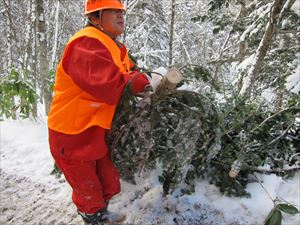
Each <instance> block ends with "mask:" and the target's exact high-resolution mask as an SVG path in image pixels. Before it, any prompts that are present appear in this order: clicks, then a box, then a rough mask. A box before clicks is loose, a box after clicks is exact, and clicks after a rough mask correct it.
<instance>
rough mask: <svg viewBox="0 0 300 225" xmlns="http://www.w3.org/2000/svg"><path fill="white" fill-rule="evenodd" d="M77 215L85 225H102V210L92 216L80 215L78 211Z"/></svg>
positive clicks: (87, 214)
mask: <svg viewBox="0 0 300 225" xmlns="http://www.w3.org/2000/svg"><path fill="white" fill-rule="evenodd" d="M78 214H79V215H80V216H81V217H82V219H83V221H84V224H85V225H102V223H101V219H102V217H103V210H100V211H98V212H96V213H94V214H89V213H82V212H79V211H78Z"/></svg>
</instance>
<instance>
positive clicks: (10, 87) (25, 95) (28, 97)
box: [0, 69, 37, 118]
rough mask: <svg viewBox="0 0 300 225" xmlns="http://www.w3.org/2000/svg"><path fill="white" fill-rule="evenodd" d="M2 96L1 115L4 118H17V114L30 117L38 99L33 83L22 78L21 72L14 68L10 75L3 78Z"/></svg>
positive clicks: (0, 85)
mask: <svg viewBox="0 0 300 225" xmlns="http://www.w3.org/2000/svg"><path fill="white" fill-rule="evenodd" d="M0 97H1V98H0V116H1V117H2V118H3V117H5V118H15V115H16V114H18V115H19V116H20V117H21V118H28V117H29V116H30V115H31V112H32V109H33V106H34V104H35V103H36V100H37V95H36V93H35V90H34V88H33V87H32V85H31V84H30V83H29V82H28V81H27V80H25V79H22V78H21V75H20V73H19V72H18V71H16V70H14V69H12V70H11V71H10V73H9V74H8V76H5V77H2V78H1V83H0Z"/></svg>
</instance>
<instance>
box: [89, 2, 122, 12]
mask: <svg viewBox="0 0 300 225" xmlns="http://www.w3.org/2000/svg"><path fill="white" fill-rule="evenodd" d="M103 9H121V10H124V11H125V10H126V9H125V6H124V5H123V3H122V2H121V1H120V0H86V2H85V12H84V14H85V15H87V14H89V13H92V12H95V11H98V10H103Z"/></svg>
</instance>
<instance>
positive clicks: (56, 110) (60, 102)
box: [48, 27, 132, 134]
mask: <svg viewBox="0 0 300 225" xmlns="http://www.w3.org/2000/svg"><path fill="white" fill-rule="evenodd" d="M84 36H86V37H89V38H94V39H97V40H99V41H100V42H101V43H102V44H103V45H104V46H105V47H106V48H107V49H108V50H109V52H110V54H111V56H112V59H113V63H114V64H115V65H116V66H117V67H118V68H119V69H120V72H121V73H122V75H124V76H126V75H127V74H128V73H129V72H130V66H132V63H131V61H130V59H129V56H128V53H127V51H126V55H125V57H124V59H123V60H121V58H122V57H121V50H120V48H119V46H118V45H117V43H116V42H115V41H114V40H113V39H111V38H110V37H109V36H108V35H106V34H105V33H103V32H101V31H100V30H98V29H97V28H95V27H86V28H84V29H82V30H80V31H79V32H77V33H76V34H75V35H74V36H73V37H72V38H71V39H70V41H69V43H68V45H67V47H68V46H69V45H70V44H71V43H72V42H73V41H74V40H76V39H78V38H81V37H84ZM67 47H66V49H67ZM65 52H66V50H65V51H64V54H63V57H62V59H63V58H64V55H65ZM62 61H63V60H61V61H60V63H59V65H58V68H57V71H56V78H55V85H54V97H53V101H52V104H51V108H50V112H49V114H48V127H49V128H50V129H51V130H53V131H57V132H60V133H64V134H79V133H81V132H82V131H84V130H86V129H87V128H89V127H92V126H100V127H102V128H105V129H110V128H111V123H112V119H113V116H114V114H115V110H116V105H115V104H108V103H106V102H102V101H100V100H99V99H98V98H95V97H94V96H92V95H91V94H89V93H87V92H85V91H84V90H82V89H81V88H80V87H79V86H78V85H77V84H76V83H75V82H74V81H73V80H72V78H71V77H70V76H69V75H68V74H67V73H66V71H65V70H64V68H63V63H62ZM100 75H101V74H99V76H100ZM83 76H84V74H83ZM111 91H112V92H113V90H111Z"/></svg>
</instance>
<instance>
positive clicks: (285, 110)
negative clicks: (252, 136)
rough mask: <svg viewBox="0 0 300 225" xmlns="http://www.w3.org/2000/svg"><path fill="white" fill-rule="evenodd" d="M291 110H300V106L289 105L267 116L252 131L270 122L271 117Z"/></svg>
mask: <svg viewBox="0 0 300 225" xmlns="http://www.w3.org/2000/svg"><path fill="white" fill-rule="evenodd" d="M290 110H300V107H296V106H295V107H289V108H285V109H283V110H281V111H279V112H277V113H275V114H273V115H272V116H270V117H268V118H266V119H265V120H264V121H263V122H261V123H260V124H259V125H258V126H257V127H255V128H253V129H252V130H251V131H250V132H254V131H256V130H258V129H259V128H260V127H261V126H263V125H264V124H265V123H266V122H268V121H269V120H270V119H273V118H274V117H276V116H278V115H280V114H282V113H284V112H287V111H290Z"/></svg>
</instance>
